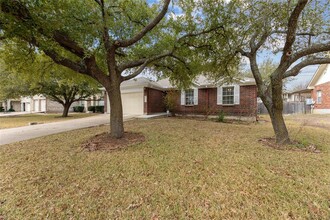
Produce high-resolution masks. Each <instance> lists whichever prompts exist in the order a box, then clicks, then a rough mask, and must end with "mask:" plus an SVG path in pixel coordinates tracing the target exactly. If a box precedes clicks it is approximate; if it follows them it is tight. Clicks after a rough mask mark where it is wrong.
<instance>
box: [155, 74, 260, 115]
mask: <svg viewBox="0 0 330 220" xmlns="http://www.w3.org/2000/svg"><path fill="white" fill-rule="evenodd" d="M158 84H160V85H161V86H162V87H164V88H165V89H167V90H169V89H172V90H177V88H175V86H173V85H171V83H170V82H169V80H168V79H164V80H160V81H158ZM177 91H178V93H179V96H178V98H177V105H176V106H177V107H176V110H175V111H176V113H178V114H191V115H205V114H206V115H216V114H218V113H219V112H221V111H223V112H224V114H225V115H230V116H246V117H255V116H256V115H257V87H256V83H255V80H254V79H252V78H244V79H241V80H236V81H235V83H231V84H222V83H221V82H211V81H210V80H207V78H205V77H203V76H199V77H198V78H197V79H196V80H195V81H194V83H193V84H192V86H191V87H190V88H188V89H186V90H181V91H180V90H177Z"/></svg>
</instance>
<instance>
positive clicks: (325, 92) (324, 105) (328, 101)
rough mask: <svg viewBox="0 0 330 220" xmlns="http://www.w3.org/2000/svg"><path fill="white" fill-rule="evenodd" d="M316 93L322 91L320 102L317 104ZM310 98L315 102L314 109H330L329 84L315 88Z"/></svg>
mask: <svg viewBox="0 0 330 220" xmlns="http://www.w3.org/2000/svg"><path fill="white" fill-rule="evenodd" d="M317 91H322V101H321V103H320V104H318V103H317ZM312 98H313V100H314V101H315V104H314V109H330V82H327V83H323V84H320V85H317V86H315V88H314V89H313V91H312Z"/></svg>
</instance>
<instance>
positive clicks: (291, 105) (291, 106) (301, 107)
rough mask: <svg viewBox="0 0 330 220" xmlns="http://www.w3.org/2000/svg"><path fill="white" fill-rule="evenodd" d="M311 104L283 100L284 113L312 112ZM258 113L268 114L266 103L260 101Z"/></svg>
mask: <svg viewBox="0 0 330 220" xmlns="http://www.w3.org/2000/svg"><path fill="white" fill-rule="evenodd" d="M310 113H311V106H310V105H306V103H305V102H283V114H310ZM258 114H268V111H267V108H266V107H265V105H264V103H258Z"/></svg>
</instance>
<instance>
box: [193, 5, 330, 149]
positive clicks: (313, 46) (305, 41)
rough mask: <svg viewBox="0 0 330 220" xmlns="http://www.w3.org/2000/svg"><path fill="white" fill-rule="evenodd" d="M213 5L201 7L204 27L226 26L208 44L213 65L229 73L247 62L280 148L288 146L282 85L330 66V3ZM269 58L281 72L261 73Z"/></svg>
mask: <svg viewBox="0 0 330 220" xmlns="http://www.w3.org/2000/svg"><path fill="white" fill-rule="evenodd" d="M212 3H214V1H213V0H205V1H201V2H200V5H199V7H200V11H201V13H203V14H204V22H205V25H215V24H217V23H220V24H222V25H224V28H223V32H222V34H220V35H217V36H214V38H212V39H213V42H210V41H209V43H210V44H212V45H213V51H214V54H212V56H210V60H215V62H216V60H220V61H221V63H217V65H224V66H228V67H230V66H233V65H235V64H236V63H237V61H238V60H239V59H241V58H242V57H246V58H247V60H248V61H249V66H250V69H251V71H252V74H253V76H254V78H255V80H256V84H257V88H258V96H259V97H260V98H261V99H262V101H263V103H264V104H265V106H266V108H267V110H268V112H269V115H270V118H271V121H272V125H273V129H274V131H275V136H276V142H277V143H280V144H287V143H289V142H290V138H289V134H288V130H287V127H286V124H285V122H284V119H283V115H282V111H283V99H282V90H283V81H284V80H286V79H288V78H289V77H293V76H297V75H298V74H299V73H300V72H301V70H302V69H303V68H304V67H307V66H310V65H316V64H324V63H330V58H329V55H327V53H328V52H329V51H330V20H329V16H330V6H329V4H330V2H329V1H323V0H295V1H293V0H287V1H286V0H283V1H275V0H267V1H266V0H250V1H243V0H233V1H223V2H222V3H221V2H218V4H216V5H215V4H212ZM223 40H224V41H225V42H226V43H225V42H224V41H223ZM219 42H222V43H221V44H219ZM223 48H226V49H225V50H224V49H223ZM212 57H213V58H212ZM218 57H222V59H218ZM265 57H270V58H272V59H273V61H272V62H273V63H275V64H276V66H275V68H273V70H272V71H270V72H269V73H266V74H262V73H261V72H262V71H261V68H260V67H261V63H262V62H263V61H264V60H265V59H264V58H265ZM223 58H226V60H225V61H224V60H223ZM217 74H219V73H217Z"/></svg>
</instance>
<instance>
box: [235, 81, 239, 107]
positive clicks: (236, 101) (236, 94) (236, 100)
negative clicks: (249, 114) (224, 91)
mask: <svg viewBox="0 0 330 220" xmlns="http://www.w3.org/2000/svg"><path fill="white" fill-rule="evenodd" d="M239 90H240V88H239V85H235V86H234V104H235V105H239V99H240V91H239Z"/></svg>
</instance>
